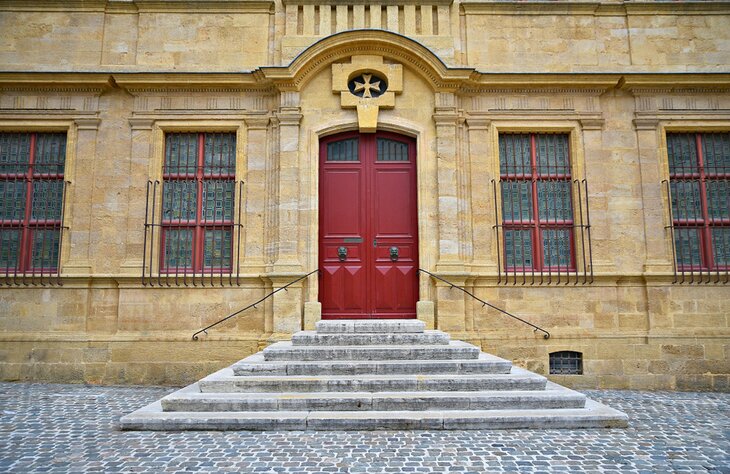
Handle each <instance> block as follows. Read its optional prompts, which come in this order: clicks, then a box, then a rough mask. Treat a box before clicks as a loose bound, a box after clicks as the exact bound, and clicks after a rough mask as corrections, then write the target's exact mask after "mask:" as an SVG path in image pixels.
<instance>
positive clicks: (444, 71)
mask: <svg viewBox="0 0 730 474" xmlns="http://www.w3.org/2000/svg"><path fill="white" fill-rule="evenodd" d="M358 55H379V56H381V57H383V58H387V59H392V60H394V61H398V62H400V63H402V64H408V65H409V66H410V67H411V68H412V69H413V70H414V71H416V72H417V73H418V74H420V75H422V76H423V77H424V78H426V79H427V81H428V82H429V83H430V84H431V86H432V87H433V89H434V90H444V91H449V90H451V91H454V90H457V89H458V88H459V87H460V86H461V84H462V83H463V81H465V80H468V79H470V78H471V77H472V74H474V69H472V68H449V67H448V66H446V65H445V64H444V63H443V62H442V61H441V59H440V58H439V57H438V56H436V55H435V54H434V53H433V52H432V51H431V50H429V49H428V48H426V47H425V46H423V45H422V44H420V43H418V42H417V41H414V40H412V39H409V38H407V37H405V36H401V35H398V34H394V33H390V32H387V31H382V30H355V31H345V32H342V33H337V34H334V35H331V36H328V37H327V38H324V39H322V40H321V41H318V42H317V43H315V44H313V45H312V46H310V47H309V48H307V49H305V50H304V51H302V52H301V53H300V54H299V56H297V57H296V59H294V60H293V61H292V62H291V63H290V64H289V65H288V66H285V67H263V68H261V73H262V74H263V75H264V76H265V77H266V78H267V79H268V80H270V81H272V83H273V84H274V85H275V86H276V87H277V88H278V89H279V90H301V89H302V87H304V86H305V85H306V84H307V82H308V81H309V80H310V79H311V78H312V77H314V76H315V75H316V73H317V72H319V71H321V70H322V69H324V68H325V67H327V66H328V65H330V64H331V63H335V62H337V61H340V60H342V59H346V58H349V57H351V56H358Z"/></svg>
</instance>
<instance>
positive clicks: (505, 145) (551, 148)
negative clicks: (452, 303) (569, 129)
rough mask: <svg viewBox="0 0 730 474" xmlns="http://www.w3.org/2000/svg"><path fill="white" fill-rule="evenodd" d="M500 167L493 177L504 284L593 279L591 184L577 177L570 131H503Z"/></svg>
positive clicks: (501, 275) (501, 276)
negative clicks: (571, 158) (574, 171)
mask: <svg viewBox="0 0 730 474" xmlns="http://www.w3.org/2000/svg"><path fill="white" fill-rule="evenodd" d="M499 166H500V179H499V180H498V181H492V185H493V192H494V203H495V210H494V211H495V212H494V215H495V219H497V221H496V222H495V225H494V227H495V229H496V231H497V246H498V248H499V251H498V257H497V258H498V265H499V282H500V283H502V282H504V283H512V284H517V283H521V284H523V285H524V284H526V283H529V284H552V283H554V284H561V283H562V284H569V283H573V284H577V283H579V282H582V283H583V284H586V283H590V282H592V281H593V269H592V251H591V244H590V243H591V238H590V213H589V208H588V200H587V195H588V184H587V182H586V180H577V179H572V176H571V162H570V147H569V135H568V134H564V133H561V134H547V133H544V134H535V133H504V134H500V136H499ZM498 189H499V194H500V197H501V222H500V220H499V217H498V216H499V215H500V212H498V209H497V205H498V202H499V200H498V198H497V193H498ZM575 206H577V213H576V212H575V211H574V207H575ZM576 240H578V244H577V245H576ZM500 242H501V243H500ZM577 251H578V252H580V258H578V255H577V253H576V252H577Z"/></svg>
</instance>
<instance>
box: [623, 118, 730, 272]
mask: <svg viewBox="0 0 730 474" xmlns="http://www.w3.org/2000/svg"><path fill="white" fill-rule="evenodd" d="M634 128H635V129H636V132H637V137H638V153H639V161H640V164H641V173H642V188H643V190H642V194H643V196H644V200H645V201H649V200H657V202H659V203H660V204H661V205H660V206H651V207H648V206H646V205H645V206H644V209H643V212H644V220H645V222H646V226H647V227H646V233H647V250H648V254H647V263H646V265H645V272H646V274H647V275H651V274H658V275H662V274H666V273H671V272H672V271H673V270H672V269H673V268H674V262H675V260H674V254H673V253H672V241H671V240H672V234H671V232H670V227H671V225H672V216H671V215H670V213H669V195H668V193H667V190H666V186H665V183H666V182H668V181H669V154H668V148H667V133H673V132H691V133H702V132H730V117H727V118H726V117H718V116H717V115H716V114H711V113H704V112H695V111H687V110H682V111H677V112H669V111H660V112H648V113H647V112H643V113H641V112H639V113H637V114H636V118H635V119H634ZM652 237H653V238H652ZM655 244H656V245H655Z"/></svg>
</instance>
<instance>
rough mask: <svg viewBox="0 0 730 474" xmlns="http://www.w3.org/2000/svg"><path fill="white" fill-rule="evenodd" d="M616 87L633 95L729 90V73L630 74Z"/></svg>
mask: <svg viewBox="0 0 730 474" xmlns="http://www.w3.org/2000/svg"><path fill="white" fill-rule="evenodd" d="M618 86H619V87H620V88H621V89H624V90H627V91H631V92H633V93H635V94H642V93H664V92H682V93H692V92H700V93H702V92H715V91H718V90H722V91H728V90H730V73H706V74H703V73H676V74H630V75H624V76H623V77H622V78H621V81H620V82H619V84H618Z"/></svg>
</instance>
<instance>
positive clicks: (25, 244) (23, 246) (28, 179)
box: [18, 133, 36, 273]
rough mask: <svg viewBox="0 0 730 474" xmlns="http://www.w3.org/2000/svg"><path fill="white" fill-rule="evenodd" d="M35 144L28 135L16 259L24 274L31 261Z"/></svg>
mask: <svg viewBox="0 0 730 474" xmlns="http://www.w3.org/2000/svg"><path fill="white" fill-rule="evenodd" d="M35 142H36V134H35V133H32V134H31V135H30V152H29V158H28V169H27V170H26V173H25V213H24V215H23V222H22V223H21V226H22V227H21V228H22V230H21V236H20V255H19V257H18V271H19V272H20V273H25V272H26V271H28V269H29V268H30V263H29V262H30V260H31V254H32V249H31V240H32V237H31V232H30V219H31V216H32V213H33V201H32V199H33V166H34V165H35Z"/></svg>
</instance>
